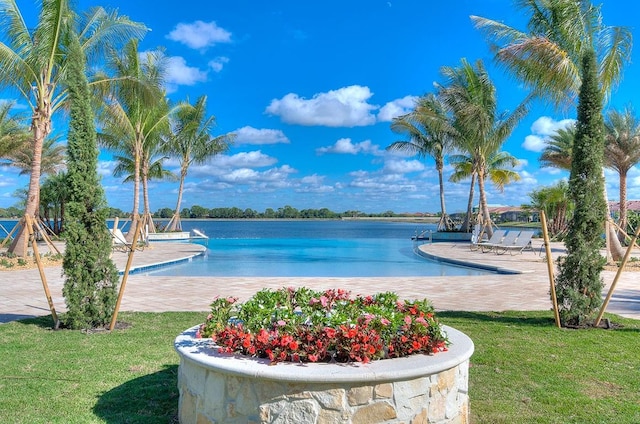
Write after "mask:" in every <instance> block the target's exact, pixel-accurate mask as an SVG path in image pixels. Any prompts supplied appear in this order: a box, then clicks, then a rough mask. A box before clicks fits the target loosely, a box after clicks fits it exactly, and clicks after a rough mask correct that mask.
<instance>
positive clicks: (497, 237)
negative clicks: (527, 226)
mask: <svg viewBox="0 0 640 424" xmlns="http://www.w3.org/2000/svg"><path fill="white" fill-rule="evenodd" d="M505 234H507V231H506V230H495V231H494V232H493V234H492V235H491V237H490V238H489V240H487V241H481V242H480V243H478V246H479V247H480V249H481V250H482V253H484V252H485V249H487V251H489V250H491V249H492V248H493V247H494V246H495V245H497V244H499V243H500V242H501V241H502V239H503V238H504V236H505Z"/></svg>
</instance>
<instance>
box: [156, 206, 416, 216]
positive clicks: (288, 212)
mask: <svg viewBox="0 0 640 424" xmlns="http://www.w3.org/2000/svg"><path fill="white" fill-rule="evenodd" d="M173 213H174V211H173V209H171V208H162V209H159V210H157V211H156V212H155V213H154V214H153V217H154V218H166V219H168V218H171V217H172V216H173ZM407 216H410V215H407V214H397V213H395V212H393V211H386V212H383V213H364V212H360V211H345V212H334V211H332V210H329V209H327V208H321V209H302V210H298V209H296V208H294V207H293V206H289V205H286V206H284V207H281V208H278V209H273V208H267V209H265V210H264V212H258V211H256V210H254V209H250V208H247V209H244V210H243V209H240V208H238V207H231V208H212V209H208V208H205V207H203V206H199V205H193V206H192V207H190V208H183V209H182V210H181V211H180V217H181V218H201V219H202V218H211V219H338V218H343V217H356V218H357V217H370V218H376V217H407Z"/></svg>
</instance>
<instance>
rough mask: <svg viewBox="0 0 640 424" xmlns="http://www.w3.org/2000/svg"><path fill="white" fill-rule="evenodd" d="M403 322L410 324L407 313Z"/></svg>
mask: <svg viewBox="0 0 640 424" xmlns="http://www.w3.org/2000/svg"><path fill="white" fill-rule="evenodd" d="M404 323H405V324H407V325H411V317H410V316H409V315H407V316H405V317H404Z"/></svg>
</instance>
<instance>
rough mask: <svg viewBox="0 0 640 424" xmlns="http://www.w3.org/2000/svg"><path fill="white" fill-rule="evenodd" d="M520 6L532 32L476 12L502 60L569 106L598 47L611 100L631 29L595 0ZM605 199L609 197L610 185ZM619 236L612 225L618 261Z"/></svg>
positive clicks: (528, 0)
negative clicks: (610, 18)
mask: <svg viewBox="0 0 640 424" xmlns="http://www.w3.org/2000/svg"><path fill="white" fill-rule="evenodd" d="M515 4H516V6H517V7H518V8H519V9H521V10H522V11H524V13H525V14H526V15H528V16H529V22H528V25H527V28H528V31H529V32H524V31H520V30H517V29H515V28H512V27H510V26H508V25H506V24H504V23H502V22H498V21H494V20H491V19H487V18H482V17H479V16H471V20H472V21H473V22H474V24H475V26H476V28H478V29H480V30H482V31H483V32H484V33H485V34H486V36H487V38H488V40H489V43H490V45H491V48H492V50H493V51H494V52H495V60H496V62H497V63H498V64H499V65H501V66H503V67H504V68H506V69H507V71H509V72H510V73H511V74H512V75H513V76H514V77H515V78H516V79H517V80H518V81H519V82H521V83H523V84H524V85H525V86H527V87H529V88H530V89H531V90H532V93H533V94H534V95H536V96H538V97H540V98H541V99H544V100H547V101H550V102H551V103H553V104H554V105H556V106H563V107H565V108H569V107H573V106H575V104H576V101H577V98H578V92H579V90H580V86H581V85H582V78H581V71H580V69H581V64H582V57H583V55H584V54H585V52H587V51H595V53H596V58H597V60H598V63H597V74H598V80H599V82H600V88H601V90H602V93H603V97H604V98H605V101H606V99H607V98H608V97H609V94H610V92H611V90H612V88H613V87H615V86H616V85H617V84H618V82H619V81H620V79H621V76H622V69H623V67H624V65H625V64H626V63H627V62H629V60H630V59H631V46H632V35H631V31H630V30H629V28H626V27H619V26H613V27H612V26H607V25H604V23H603V19H602V14H601V12H600V7H599V6H593V5H592V4H591V2H590V1H589V0H577V1H566V0H546V1H544V2H540V1H536V0H515ZM603 197H604V199H605V201H606V200H607V193H606V188H605V189H604V190H603ZM606 203H607V215H608V214H609V210H608V209H609V206H608V205H609V204H608V202H606ZM614 236H615V232H614V229H613V228H610V230H609V233H608V239H609V240H611V241H612V243H610V245H609V250H610V253H611V254H612V256H613V259H614V260H620V259H622V256H623V255H624V251H623V249H622V246H621V245H620V243H619V242H618V239H617V237H614Z"/></svg>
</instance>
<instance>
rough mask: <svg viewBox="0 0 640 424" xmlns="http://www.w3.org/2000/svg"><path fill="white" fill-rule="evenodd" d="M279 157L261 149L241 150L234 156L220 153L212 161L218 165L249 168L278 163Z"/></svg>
mask: <svg viewBox="0 0 640 424" xmlns="http://www.w3.org/2000/svg"><path fill="white" fill-rule="evenodd" d="M277 162H278V159H276V158H274V157H271V156H269V155H265V154H264V153H262V152H261V151H260V150H256V151H253V152H241V153H237V154H235V155H232V156H227V155H218V156H215V157H214V159H213V161H212V163H214V164H215V165H216V167H224V168H235V167H247V168H260V167H264V166H270V165H273V164H274V163H277Z"/></svg>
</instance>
